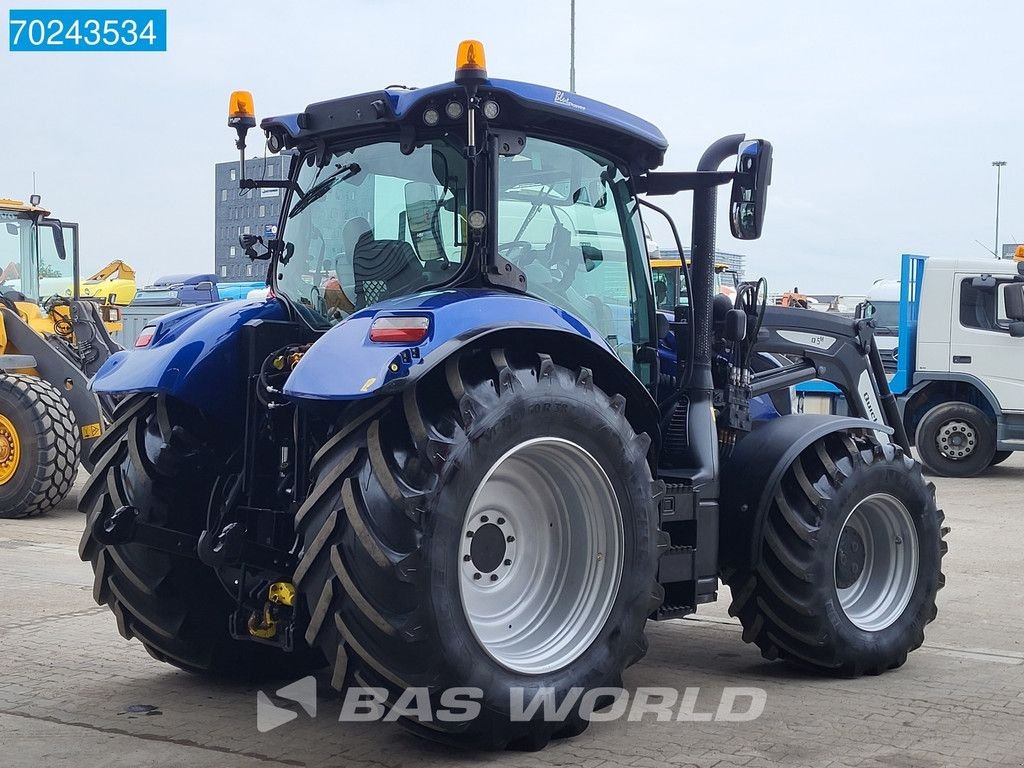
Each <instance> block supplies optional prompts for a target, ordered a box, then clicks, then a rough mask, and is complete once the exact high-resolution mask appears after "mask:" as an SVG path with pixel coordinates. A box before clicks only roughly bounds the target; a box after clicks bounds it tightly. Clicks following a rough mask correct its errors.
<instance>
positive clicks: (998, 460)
mask: <svg viewBox="0 0 1024 768" xmlns="http://www.w3.org/2000/svg"><path fill="white" fill-rule="evenodd" d="M1011 456H1013V451H996V452H995V453H994V454H993V455H992V461H990V462H989V463H988V465H989V466H990V467H994V466H995V465H996V464H1002V463H1003V462H1004V461H1006V460H1007V459H1008V458H1010V457H1011Z"/></svg>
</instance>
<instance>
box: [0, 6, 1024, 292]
mask: <svg viewBox="0 0 1024 768" xmlns="http://www.w3.org/2000/svg"><path fill="white" fill-rule="evenodd" d="M82 5H83V4H82V3H81V2H74V3H64V2H60V1H59V0H45V2H38V3H34V2H29V1H28V0H17V1H16V2H15V3H14V5H13V6H12V5H11V3H9V2H6V0H5V1H4V2H0V12H2V18H3V19H4V21H5V23H6V20H7V11H8V9H9V8H11V7H17V8H26V7H33V6H38V7H46V8H53V7H82ZM99 5H102V6H103V7H118V6H124V7H140V6H152V7H166V8H167V10H168V38H169V46H168V52H167V53H162V54H161V53H158V54H130V53H128V54H126V53H107V54H100V53H80V54H74V53H71V54H68V53H61V54H38V53H10V52H9V51H7V46H6V45H4V46H3V47H2V50H0V83H2V90H0V93H2V96H3V100H2V102H0V105H2V106H0V197H3V196H13V197H21V198H26V197H27V195H28V194H29V193H30V192H31V185H32V172H33V171H35V172H36V175H37V180H38V181H37V186H38V190H39V192H40V193H41V194H42V195H43V199H44V201H45V203H46V204H47V205H48V206H50V207H51V208H52V209H53V211H54V212H55V214H57V215H59V216H61V217H62V218H64V219H67V220H77V221H78V222H80V224H81V226H82V248H83V261H84V268H85V269H89V268H96V267H99V266H101V265H102V264H104V263H106V262H107V261H109V260H110V259H113V258H123V259H125V260H126V261H128V262H129V263H131V264H132V265H134V266H135V267H136V269H137V271H138V272H139V273H140V278H142V279H143V280H146V279H151V278H153V277H155V276H156V275H157V274H158V273H164V272H172V271H186V270H193V269H194V270H197V271H198V270H206V269H210V268H212V265H213V213H214V186H213V184H214V182H213V164H214V163H215V162H218V161H222V160H230V159H232V158H233V156H234V150H233V143H232V132H231V131H230V130H229V129H228V128H227V127H226V125H225V113H226V106H227V98H228V94H229V92H230V91H231V90H233V89H236V88H246V89H249V90H251V91H253V93H254V95H255V99H256V107H257V111H258V113H259V114H260V115H261V116H264V115H268V114H274V113H280V112H294V111H298V110H301V109H302V108H303V107H304V106H305V105H306V104H307V103H309V102H312V101H318V100H322V99H325V98H332V97H336V96H341V95H345V94H350V93H358V92H360V91H365V90H370V89H374V88H379V87H382V86H385V85H388V84H390V83H404V84H408V85H429V84H433V83H435V82H442V81H446V80H449V79H450V78H451V75H452V69H453V62H454V55H455V49H456V46H457V43H458V41H459V40H460V39H462V38H465V37H476V38H479V39H481V40H482V41H483V42H484V43H485V45H486V48H487V63H488V69H489V72H490V74H491V75H492V76H500V77H507V78H513V79H521V80H527V81H533V82H539V83H543V84H547V85H551V86H555V87H565V86H567V85H568V69H569V46H568V40H569V0H518V2H514V3H508V2H503V3H494V2H484V0H478V1H477V2H465V1H464V0H446V2H442V3H426V2H423V1H422V0H373V1H371V0H334V1H333V2H329V1H328V2H307V1H306V0H294V1H293V2H290V3H282V2H280V0H276V1H275V2H262V1H259V0H247V1H246V2H227V1H226V0H217V1H216V2H209V1H208V2H193V1H192V0H166V2H164V3H158V4H151V3H148V2H139V1H138V0H132V1H131V2H127V3H119V2H115V1H113V0H104V2H103V3H101V4H99ZM1022 27H1024V4H1022V3H1019V2H986V3H966V2H960V3H953V2H947V3H936V2H900V3H894V2H877V1H875V0H865V1H863V2H857V3H842V4H839V3H811V2H763V3H745V4H737V3H709V2H691V1H689V0H687V1H685V2H684V1H676V2H672V1H670V0H645V1H644V2H641V3H623V2H622V1H621V0H618V1H613V0H578V2H577V61H576V75H577V82H576V84H577V90H578V91H579V92H580V93H582V94H585V95H587V96H590V97H593V98H597V99H600V100H603V101H607V102H610V103H612V104H615V105H617V106H620V107H623V108H625V109H627V110H630V111H632V112H635V113H637V114H639V115H641V116H643V117H645V118H647V119H649V120H651V121H653V122H654V123H656V124H657V125H659V126H660V127H661V128H662V130H663V131H664V132H665V134H666V136H667V137H668V140H669V144H670V148H669V153H668V157H667V160H666V168H672V169H688V168H692V167H693V164H694V163H695V162H696V160H697V158H698V157H699V155H700V153H701V151H702V150H703V148H704V146H706V145H707V144H708V143H710V142H711V141H712V140H714V139H715V138H717V137H718V136H720V135H722V134H726V133H733V132H738V131H745V132H746V133H747V134H748V135H749V136H756V137H763V138H767V139H769V140H771V141H772V142H773V144H774V146H775V173H774V183H773V185H772V188H771V195H770V200H769V206H768V214H767V219H766V222H765V233H764V237H763V238H762V239H761V240H760V241H756V242H748V243H741V242H738V241H734V240H732V239H731V238H730V237H729V236H728V231H727V227H726V226H725V225H724V222H723V224H722V226H721V227H720V230H719V234H720V239H719V243H720V247H721V248H723V249H725V250H730V249H731V250H736V251H739V252H743V253H747V254H749V256H750V258H749V260H748V274H763V275H765V276H766V277H767V278H768V279H769V281H770V282H771V284H772V285H773V287H774V288H775V289H776V290H782V289H783V288H789V287H792V286H794V285H797V286H799V287H800V288H801V289H802V290H805V291H809V292H821V293H824V292H844V293H862V292H863V291H865V290H866V289H867V287H868V286H869V285H870V283H871V282H872V281H873V280H875V279H877V278H881V277H892V276H895V275H896V273H897V271H898V259H899V254H900V253H902V252H917V253H926V254H933V255H939V254H942V255H957V256H969V257H980V258H985V257H986V251H985V248H991V247H992V244H993V239H994V221H993V219H994V214H995V169H994V168H992V166H991V162H992V161H993V160H1006V161H1007V162H1008V163H1009V164H1008V166H1007V167H1006V168H1005V169H1004V174H1003V203H1002V226H1001V233H1002V237H1001V239H1002V241H1003V242H1011V241H1024V149H1022V146H1024V142H1022V140H1021V133H1022V130H1024V101H1022V100H1021V98H1020V96H1019V90H1020V88H1019V82H1020V78H1021V74H1022V63H1024V50H1022V48H1021V46H1020V44H1019V43H1017V42H1016V40H1017V38H1018V33H1019V31H1020V29H1021V28H1022ZM253 144H254V142H253V141H252V140H251V139H250V146H252V145H253ZM258 151H260V152H261V151H262V146H260V147H259V149H258ZM669 207H670V209H671V210H672V211H673V212H674V213H675V215H676V218H677V221H678V223H679V224H680V225H681V228H682V229H683V231H684V232H688V229H689V216H688V211H689V199H688V198H686V197H683V196H679V197H678V198H677V199H675V200H674V201H672V202H671V203H670V204H669ZM722 207H723V208H724V206H722ZM652 225H653V226H654V230H655V235H656V238H658V239H659V240H662V241H663V242H664V241H667V236H666V232H665V230H664V229H663V228H661V227H660V226H659V225H658V223H657V222H652ZM687 239H688V236H687ZM976 240H980V241H981V242H982V243H984V247H982V246H981V245H979V244H978V243H976V242H975V241H976Z"/></svg>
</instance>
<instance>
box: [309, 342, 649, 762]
mask: <svg viewBox="0 0 1024 768" xmlns="http://www.w3.org/2000/svg"><path fill="white" fill-rule="evenodd" d="M435 374H436V376H435V377H434V378H428V379H427V380H426V381H425V382H423V384H422V385H421V386H419V387H410V388H409V389H407V390H406V391H405V393H404V395H401V396H399V397H398V398H396V399H390V400H381V401H378V402H377V403H376V404H374V405H372V406H371V407H368V408H366V409H365V410H364V411H363V412H362V413H361V415H359V416H358V417H352V418H348V419H347V422H346V423H344V424H343V425H342V428H341V429H340V430H339V431H338V432H337V433H336V434H335V435H334V436H333V437H332V438H331V439H329V440H328V441H327V442H326V443H325V445H324V446H323V448H322V449H321V450H320V451H319V452H318V453H317V455H316V456H315V457H314V459H313V462H312V470H311V477H312V480H313V483H314V487H313V490H312V491H311V493H310V495H309V497H308V498H307V500H306V501H305V503H304V504H303V505H302V507H301V508H300V510H299V511H298V513H297V515H296V528H297V530H298V532H299V533H300V537H301V541H302V542H303V553H302V557H301V559H300V562H299V565H298V568H297V570H296V573H295V577H294V581H295V583H296V585H297V587H298V590H299V592H300V593H301V594H302V596H303V597H304V598H305V600H306V601H307V604H308V606H309V613H310V616H311V619H310V624H309V628H308V631H307V633H306V640H307V642H309V643H310V644H311V645H316V646H318V647H319V648H321V649H322V650H323V652H324V654H325V655H326V656H327V658H328V660H329V661H330V663H331V664H333V668H334V672H333V680H332V683H333V685H334V687H336V688H338V689H342V688H344V687H345V686H346V685H349V686H351V685H357V686H363V687H369V688H374V689H377V691H378V693H379V694H381V698H386V706H387V707H389V708H390V709H391V711H390V712H389V714H388V717H392V718H394V717H399V716H400V719H399V722H400V723H402V724H403V725H405V726H406V727H407V728H408V729H409V730H412V731H413V732H414V733H416V734H418V735H420V736H423V737H425V738H428V739H432V740H435V741H440V742H443V743H447V744H454V745H459V746H465V747H473V748H482V749H505V748H510V749H527V750H535V749H541V748H543V747H544V746H545V745H546V744H547V743H548V741H549V740H550V739H551V738H560V737H567V736H574V735H576V734H578V733H581V732H582V731H583V730H584V729H585V728H586V727H587V725H588V724H589V720H588V719H586V718H585V715H586V714H588V713H589V712H584V713H583V715H581V712H580V704H581V703H582V704H584V706H586V702H585V701H583V700H582V698H574V699H571V700H569V705H568V706H567V707H566V708H565V709H564V710H563V711H562V712H561V714H560V716H556V717H552V718H548V719H547V721H545V720H542V719H540V718H541V717H542V715H543V712H542V711H540V712H537V713H534V715H533V716H532V717H527V718H525V719H524V720H521V721H517V720H515V719H514V717H513V715H512V712H513V711H514V709H513V708H514V707H515V704H514V703H513V702H514V697H515V696H516V695H518V694H517V693H516V692H515V691H516V690H518V691H519V692H520V693H522V700H524V701H525V702H526V703H527V704H529V703H530V701H531V700H532V699H533V697H534V696H535V695H536V694H537V692H538V691H539V690H541V689H543V688H549V689H551V696H552V703H553V704H555V705H557V706H561V705H562V704H563V702H564V701H566V700H567V698H566V697H567V696H569V695H571V689H573V688H574V687H578V688H582V689H585V690H593V689H595V688H609V687H611V688H618V687H620V686H621V683H622V671H623V670H624V669H625V668H626V667H627V666H629V665H630V664H632V663H634V662H636V661H637V660H639V659H640V658H641V657H642V656H643V655H644V653H645V652H646V648H647V645H646V641H645V639H644V635H643V630H644V625H645V622H646V620H647V617H648V615H649V614H650V613H651V611H652V610H653V609H654V608H656V607H657V606H658V605H660V603H661V600H662V598H663V592H662V589H661V587H660V586H659V585H658V584H657V583H656V581H655V577H656V566H657V554H658V552H659V542H660V538H659V532H658V515H657V499H658V497H659V495H660V491H661V489H663V485H662V484H661V483H655V482H653V481H652V480H651V473H650V469H649V467H648V463H647V453H648V448H649V446H650V439H649V438H648V436H647V435H646V434H640V435H637V434H636V433H635V432H634V430H633V428H632V427H631V426H630V423H629V422H628V421H627V419H626V417H625V413H624V411H625V400H624V398H623V397H622V396H621V395H614V396H613V395H610V394H608V393H606V392H605V391H603V390H602V389H601V388H600V387H599V386H597V385H596V384H595V383H594V381H593V376H592V373H591V371H590V370H588V369H586V368H579V369H576V370H570V369H569V368H567V367H564V366H561V365H558V364H556V363H554V362H553V361H552V360H551V358H550V357H548V356H547V355H537V354H532V353H530V354H525V353H524V354H520V355H514V354H512V353H511V352H509V353H507V354H506V352H505V351H503V350H492V351H481V352H470V353H465V354H462V355H461V356H458V357H455V358H453V359H451V360H449V361H448V364H447V366H446V368H445V370H443V371H441V372H435ZM570 519H572V520H573V524H572V525H570V524H569V520H570ZM513 625H514V626H513ZM463 687H468V688H471V689H476V692H477V695H476V698H475V701H476V702H477V703H478V704H479V705H480V711H479V714H478V715H477V716H476V717H475V718H473V719H470V720H468V721H465V722H445V721H444V719H442V717H441V716H440V715H438V716H434V713H437V712H438V711H439V710H444V709H446V708H447V707H446V705H445V702H446V701H447V700H448V699H446V697H445V692H446V691H447V692H449V695H452V694H451V692H452V691H454V690H456V689H459V688H463ZM408 689H419V690H426V691H428V693H427V694H418V695H428V696H429V709H427V710H426V715H425V716H424V709H419V710H416V711H414V705H412V704H411V703H410V700H409V698H408V697H409V696H410V694H409V693H406V691H407V690H408ZM576 694H577V696H578V695H579V691H576ZM597 695H598V693H594V694H593V696H594V697H597ZM403 697H405V698H403ZM417 703H423V702H422V700H417ZM607 703H609V702H608V701H607V700H603V701H602V703H601V704H600V705H599V707H600V706H605V705H606V704H607ZM396 705H398V706H396Z"/></svg>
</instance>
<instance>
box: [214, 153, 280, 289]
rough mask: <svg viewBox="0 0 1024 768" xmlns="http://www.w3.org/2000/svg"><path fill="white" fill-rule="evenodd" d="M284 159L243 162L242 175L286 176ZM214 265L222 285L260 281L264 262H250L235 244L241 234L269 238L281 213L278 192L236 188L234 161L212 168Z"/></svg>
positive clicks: (277, 157) (261, 176)
mask: <svg viewBox="0 0 1024 768" xmlns="http://www.w3.org/2000/svg"><path fill="white" fill-rule="evenodd" d="M289 159H290V158H289V157H287V156H280V155H270V156H268V157H267V158H266V160H264V159H263V158H262V157H260V158H252V159H250V160H246V162H245V175H246V176H247V177H248V178H252V179H280V178H284V176H285V175H286V174H285V172H286V170H287V166H286V165H285V164H286V163H287V162H288V160H289ZM214 176H215V198H214V205H215V209H216V215H215V216H214V238H213V242H214V265H215V270H216V273H217V277H218V278H219V279H220V280H221V281H224V282H239V281H248V280H262V279H263V278H264V277H265V276H266V267H267V264H266V262H252V261H250V260H249V259H248V258H247V257H246V256H245V254H244V253H243V252H242V248H241V247H240V246H239V245H238V236H239V235H240V234H243V233H251V234H256V235H262V236H263V237H264V239H267V238H268V237H273V236H274V233H275V232H276V231H277V220H278V215H279V214H280V213H281V198H282V195H281V190H279V189H250V190H248V191H247V192H245V193H244V194H242V193H241V190H239V189H238V161H237V160H234V161H232V162H227V163H217V165H216V168H215V174H214Z"/></svg>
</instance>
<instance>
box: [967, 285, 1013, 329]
mask: <svg viewBox="0 0 1024 768" xmlns="http://www.w3.org/2000/svg"><path fill="white" fill-rule="evenodd" d="M974 281H975V278H967V279H964V280H961V281H960V325H962V326H963V327H964V328H976V329H978V330H982V331H996V332H1001V333H1006V332H1008V329H1009V322H1010V321H1009V319H1008V318H1007V317H1006V304H1005V300H1004V297H1003V293H1004V291H1005V289H1006V286H1008V285H1011V282H1010V281H1007V280H1000V281H996V280H992V281H991V284H990V285H975V283H974Z"/></svg>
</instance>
